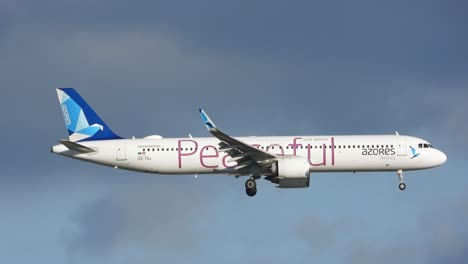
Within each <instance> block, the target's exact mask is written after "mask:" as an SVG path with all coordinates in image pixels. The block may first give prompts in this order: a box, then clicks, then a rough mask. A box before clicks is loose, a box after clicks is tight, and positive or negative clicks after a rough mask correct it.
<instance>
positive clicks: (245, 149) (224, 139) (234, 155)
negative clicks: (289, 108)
mask: <svg viewBox="0 0 468 264" xmlns="http://www.w3.org/2000/svg"><path fill="white" fill-rule="evenodd" d="M199 111H200V114H201V117H202V120H203V123H204V124H205V126H206V128H207V129H208V131H209V132H210V133H211V134H212V135H213V136H214V137H216V138H217V139H219V140H220V141H221V142H220V143H219V146H220V148H219V150H220V151H223V152H226V153H227V154H228V155H229V156H230V157H231V159H230V160H229V161H231V162H237V166H235V167H234V169H236V170H242V169H246V168H248V167H251V166H255V165H258V166H260V167H261V168H265V167H267V166H269V165H271V164H273V163H274V162H275V161H276V156H275V155H272V154H270V153H268V152H265V151H263V150H260V149H258V148H256V147H252V146H250V145H249V144H247V143H244V142H242V141H240V140H238V139H235V138H233V137H231V136H229V135H228V134H226V133H224V132H223V131H221V130H220V129H218V128H217V127H216V125H215V124H214V123H213V121H211V119H210V117H209V116H208V115H207V114H206V113H205V111H203V110H202V109H200V110H199Z"/></svg>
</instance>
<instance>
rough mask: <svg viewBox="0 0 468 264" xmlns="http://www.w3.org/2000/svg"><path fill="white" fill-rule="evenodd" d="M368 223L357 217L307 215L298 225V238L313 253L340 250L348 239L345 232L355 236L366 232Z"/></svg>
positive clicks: (348, 235) (349, 235)
mask: <svg viewBox="0 0 468 264" xmlns="http://www.w3.org/2000/svg"><path fill="white" fill-rule="evenodd" d="M366 227H367V224H366V223H365V222H364V221H362V220H361V219H358V218H355V217H344V216H342V217H337V218H333V219H331V220H330V219H327V218H324V217H319V216H314V215H306V216H304V217H302V218H301V220H300V222H298V223H297V225H296V230H295V231H296V234H297V236H298V238H300V239H301V240H302V241H304V242H305V244H306V245H307V250H308V251H309V252H312V253H310V255H309V256H311V255H317V254H321V253H323V252H325V251H326V252H327V253H328V252H329V251H328V250H338V249H341V248H343V246H344V245H346V243H347V241H348V239H344V238H343V234H346V236H347V237H348V238H349V237H353V236H355V235H357V234H360V233H362V232H365V230H366Z"/></svg>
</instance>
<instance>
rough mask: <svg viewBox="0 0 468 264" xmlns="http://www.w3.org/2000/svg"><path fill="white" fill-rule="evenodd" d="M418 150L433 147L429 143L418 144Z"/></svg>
mask: <svg viewBox="0 0 468 264" xmlns="http://www.w3.org/2000/svg"><path fill="white" fill-rule="evenodd" d="M418 148H434V147H433V146H432V145H431V144H429V143H419V144H418Z"/></svg>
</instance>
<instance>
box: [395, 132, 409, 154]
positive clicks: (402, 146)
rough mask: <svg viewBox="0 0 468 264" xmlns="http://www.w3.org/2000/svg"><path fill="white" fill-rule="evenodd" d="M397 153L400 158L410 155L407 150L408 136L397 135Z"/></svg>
mask: <svg viewBox="0 0 468 264" xmlns="http://www.w3.org/2000/svg"><path fill="white" fill-rule="evenodd" d="M396 137H397V153H398V156H406V155H408V153H407V151H408V149H407V148H406V136H400V135H397V136H396Z"/></svg>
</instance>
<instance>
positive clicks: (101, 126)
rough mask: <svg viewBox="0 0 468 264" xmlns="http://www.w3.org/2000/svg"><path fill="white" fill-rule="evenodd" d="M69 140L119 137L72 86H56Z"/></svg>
mask: <svg viewBox="0 0 468 264" xmlns="http://www.w3.org/2000/svg"><path fill="white" fill-rule="evenodd" d="M57 95H58V98H59V101H60V108H61V110H62V113H63V118H64V119H65V126H66V127H67V129H68V135H69V137H70V141H72V142H79V141H89V140H106V139H120V138H121V137H119V136H117V135H116V134H114V132H112V130H111V129H110V128H109V127H108V126H107V125H106V123H104V121H102V119H101V118H100V117H99V116H98V115H97V114H96V112H94V110H93V109H92V108H91V107H90V106H89V105H88V104H87V103H86V102H85V100H84V99H83V98H82V97H81V96H80V95H79V94H78V92H76V91H75V89H73V88H57Z"/></svg>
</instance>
